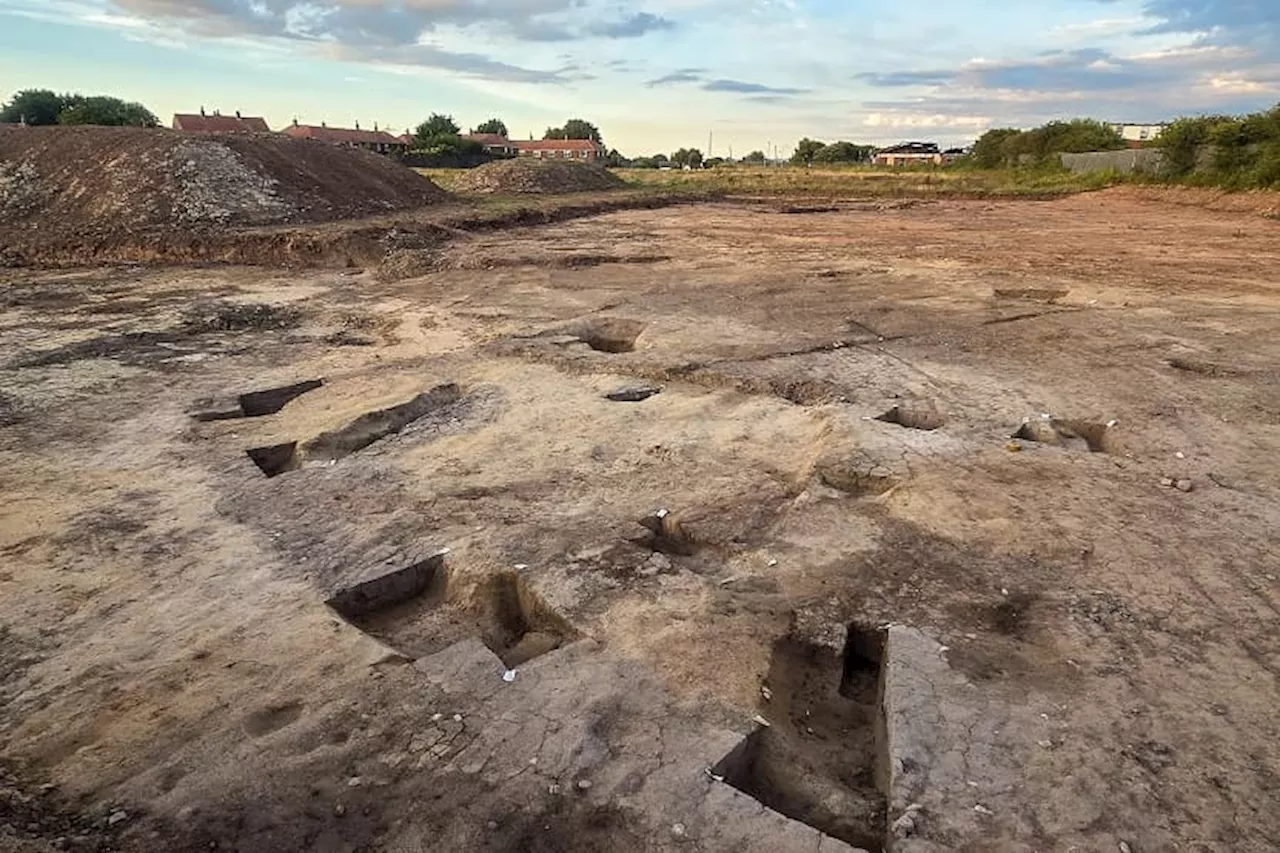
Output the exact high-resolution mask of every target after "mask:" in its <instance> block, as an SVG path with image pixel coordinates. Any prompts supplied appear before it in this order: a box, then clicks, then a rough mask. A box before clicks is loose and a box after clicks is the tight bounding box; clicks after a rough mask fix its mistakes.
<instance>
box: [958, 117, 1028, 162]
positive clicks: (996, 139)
mask: <svg viewBox="0 0 1280 853" xmlns="http://www.w3.org/2000/svg"><path fill="white" fill-rule="evenodd" d="M1021 134H1022V131H1020V130H1017V129H1015V128H1012V127H998V128H993V129H992V130H988V131H987V132H986V133H984V134H982V136H979V137H978V141H977V142H975V143H973V151H972V152H971V153H970V154H969V159H970V161H971V162H972V163H973V165H975V166H977V167H978V168H980V169H999V168H1000V167H1001V166H1007V165H1008V164H1009V151H1008V142H1009V140H1011V139H1013V138H1015V137H1017V136H1020V135H1021Z"/></svg>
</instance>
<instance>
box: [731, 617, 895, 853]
mask: <svg viewBox="0 0 1280 853" xmlns="http://www.w3.org/2000/svg"><path fill="white" fill-rule="evenodd" d="M883 654H884V635H883V634H882V633H881V632H879V631H873V630H867V629H863V628H861V627H859V626H857V625H851V626H850V627H849V632H848V637H847V639H846V642H845V647H844V651H843V654H837V653H836V652H835V650H834V649H831V648H828V647H825V646H819V645H815V644H813V643H808V642H804V641H801V640H797V639H795V638H793V637H786V638H783V639H782V640H779V641H778V642H777V643H776V644H775V645H774V649H773V658H772V660H771V662H770V666H769V675H768V678H767V681H766V686H767V687H768V689H769V696H770V698H769V700H768V701H766V702H764V703H763V704H762V705H761V706H760V713H761V715H762V716H763V717H764V718H765V719H767V720H769V722H770V725H768V726H761V727H760V728H759V729H757V730H756V731H755V732H753V733H752V734H751V735H749V736H748V737H747V738H746V739H745V740H744V741H743V742H742V743H741V744H739V745H738V746H737V747H736V748H735V749H734V750H733V751H732V752H730V753H729V755H727V756H725V758H724V759H722V760H721V761H720V763H719V764H718V765H717V766H716V768H715V772H716V774H717V775H719V776H723V777H724V780H725V781H726V782H727V783H729V784H730V785H732V786H733V787H735V788H737V789H738V790H739V791H742V792H743V793H744V794H747V795H749V796H751V797H753V798H754V799H756V800H757V801H759V802H760V803H761V804H762V805H764V806H767V807H768V808H770V809H773V810H774V811H776V812H779V813H781V814H784V815H786V816H787V817H789V818H791V819H793V820H798V821H801V822H802V823H806V824H808V825H809V826H812V827H813V828H814V829H817V830H818V831H819V832H822V833H825V834H826V835H830V836H832V837H834V838H838V839H840V840H841V841H845V842H847V843H849V844H852V845H853V846H854V847H861V848H864V849H866V850H869V851H882V850H884V847H885V842H886V839H887V834H888V830H887V827H886V819H885V798H884V795H883V794H882V793H881V792H880V791H879V790H878V789H877V781H876V780H877V778H882V777H887V774H883V773H881V772H879V771H880V769H881V768H880V767H879V765H880V764H881V763H883V761H884V760H885V758H884V757H883V756H881V755H880V753H879V748H878V746H877V741H876V719H877V715H878V713H879V707H880V694H879V691H880V664H881V660H882V659H883Z"/></svg>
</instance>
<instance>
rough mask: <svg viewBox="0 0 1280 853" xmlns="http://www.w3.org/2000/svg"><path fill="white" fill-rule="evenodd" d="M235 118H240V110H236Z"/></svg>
mask: <svg viewBox="0 0 1280 853" xmlns="http://www.w3.org/2000/svg"><path fill="white" fill-rule="evenodd" d="M236 118H240V111H239V110H236Z"/></svg>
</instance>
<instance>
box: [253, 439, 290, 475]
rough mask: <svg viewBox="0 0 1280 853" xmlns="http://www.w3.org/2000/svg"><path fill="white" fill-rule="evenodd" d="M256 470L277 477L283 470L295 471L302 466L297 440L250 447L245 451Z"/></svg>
mask: <svg viewBox="0 0 1280 853" xmlns="http://www.w3.org/2000/svg"><path fill="white" fill-rule="evenodd" d="M245 453H247V454H249V458H250V459H252V460H253V464H254V465H257V466H258V470H260V471H261V472H262V473H264V474H266V475H267V476H268V477H278V476H279V475H281V474H283V473H284V472H285V471H295V470H297V469H298V468H300V467H302V461H301V459H299V457H298V442H296V441H290V442H287V443H285V444H271V445H268V446H266V447H251V448H249V449H248V450H246V451H245Z"/></svg>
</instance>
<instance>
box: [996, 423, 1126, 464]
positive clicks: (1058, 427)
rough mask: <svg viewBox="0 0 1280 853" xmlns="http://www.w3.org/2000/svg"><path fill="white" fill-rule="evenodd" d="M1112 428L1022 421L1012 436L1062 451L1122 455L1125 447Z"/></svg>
mask: <svg viewBox="0 0 1280 853" xmlns="http://www.w3.org/2000/svg"><path fill="white" fill-rule="evenodd" d="M1111 426H1112V425H1111V424H1104V423H1096V422H1094V421H1085V420H1058V419H1057V418H1047V419H1046V418H1039V419H1035V420H1026V421H1024V422H1023V423H1022V426H1020V427H1019V428H1018V431H1017V432H1015V433H1014V434H1013V435H1012V436H1011V437H1012V438H1017V439H1021V440H1023V441H1031V442H1036V443H1038V444H1048V445H1050V446H1053V447H1061V448H1063V449H1064V450H1079V451H1084V450H1087V451H1088V452H1090V453H1110V454H1115V455H1123V454H1124V448H1123V446H1122V445H1121V443H1120V440H1119V438H1118V437H1117V436H1116V434H1115V432H1114V430H1112V428H1111Z"/></svg>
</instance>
